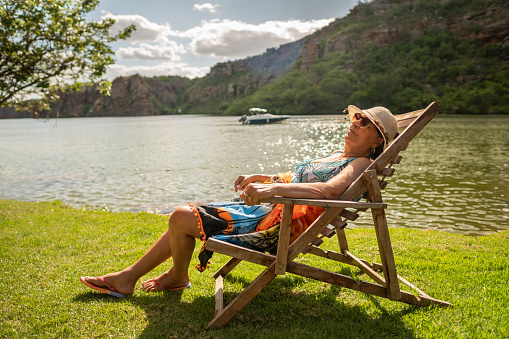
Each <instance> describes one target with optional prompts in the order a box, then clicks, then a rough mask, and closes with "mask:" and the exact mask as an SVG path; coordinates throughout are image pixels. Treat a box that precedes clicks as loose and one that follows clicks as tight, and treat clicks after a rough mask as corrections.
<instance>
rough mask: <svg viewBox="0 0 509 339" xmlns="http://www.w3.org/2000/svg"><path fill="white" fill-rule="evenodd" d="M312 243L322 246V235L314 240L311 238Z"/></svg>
mask: <svg viewBox="0 0 509 339" xmlns="http://www.w3.org/2000/svg"><path fill="white" fill-rule="evenodd" d="M311 243H312V244H313V245H315V246H320V245H321V244H323V240H322V239H321V238H320V237H316V238H314V239H313V240H311Z"/></svg>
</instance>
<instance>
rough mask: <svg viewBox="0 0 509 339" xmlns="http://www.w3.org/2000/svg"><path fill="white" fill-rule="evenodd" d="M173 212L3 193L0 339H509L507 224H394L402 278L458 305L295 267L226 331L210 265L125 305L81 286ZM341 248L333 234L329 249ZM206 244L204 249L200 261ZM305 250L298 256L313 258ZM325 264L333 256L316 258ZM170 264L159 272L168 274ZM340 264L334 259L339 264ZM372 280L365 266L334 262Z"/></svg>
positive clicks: (360, 235) (148, 237)
mask: <svg viewBox="0 0 509 339" xmlns="http://www.w3.org/2000/svg"><path fill="white" fill-rule="evenodd" d="M166 223H167V217H164V216H159V215H151V214H147V213H137V214H132V213H111V212H105V211H98V210H94V211H88V210H79V209H74V208H70V207H68V206H66V205H63V204H62V203H60V202H54V203H46V202H45V203H25V202H17V201H8V200H0V267H1V270H0V337H1V338H30V337H37V338H40V337H42V338H45V337H48V338H105V337H114V338H124V337H128V338H131V337H140V338H158V337H162V338H163V337H164V338H186V337H189V338H273V337H277V338H294V337H297V338H314V337H316V338H327V337H331V338H387V337H393V338H414V337H415V338H428V337H429V338H503V337H506V338H507V337H509V326H508V323H507V319H509V311H508V310H509V288H508V284H507V281H509V256H508V255H507V243H508V241H509V231H506V232H502V233H499V234H494V235H490V236H484V237H470V236H462V235H455V234H449V233H445V232H436V231H420V230H410V229H391V237H392V241H393V246H394V252H395V258H396V264H397V268H398V270H399V273H400V274H401V275H402V276H404V277H406V278H407V279H408V280H409V281H411V282H413V283H414V284H415V285H417V286H418V287H419V288H421V289H422V290H424V291H425V292H427V293H428V294H430V295H431V296H433V297H435V298H438V299H442V300H446V301H449V302H451V303H452V304H453V305H454V307H453V308H448V309H445V308H439V307H416V306H411V305H406V304H401V303H398V302H391V301H388V300H385V299H383V298H378V297H371V296H367V295H364V294H362V293H359V292H354V291H351V290H347V289H341V288H339V287H336V286H329V285H327V284H324V283H321V282H316V281H313V280H308V279H304V278H301V277H298V276H294V275H291V274H287V275H286V276H285V277H278V278H276V279H275V280H274V281H273V282H272V283H271V284H269V286H268V287H267V288H266V289H265V290H264V291H262V293H261V294H260V295H258V296H257V297H256V298H255V299H253V300H252V301H251V303H249V304H248V305H247V306H246V307H245V308H244V309H243V310H242V311H241V312H240V313H239V314H238V315H237V316H236V317H235V318H233V320H232V321H231V322H230V323H229V324H228V325H227V326H226V327H225V328H223V329H219V330H205V329H204V328H205V326H206V325H207V323H208V322H209V321H210V320H211V319H212V316H213V313H214V297H213V292H214V281H213V279H212V278H211V277H210V275H211V274H212V273H213V272H214V270H216V269H217V268H219V267H220V266H221V264H223V263H224V262H225V261H226V260H227V258H226V257H223V256H220V255H215V256H214V257H213V258H212V265H211V267H210V270H208V271H206V272H204V273H199V272H198V271H196V270H194V269H192V270H191V280H192V283H193V286H192V288H191V289H187V290H185V291H183V292H173V293H171V292H168V293H159V294H147V293H145V292H144V291H142V290H141V289H140V288H139V287H138V289H137V290H136V291H135V293H134V294H133V295H132V296H130V297H128V298H127V299H125V300H119V299H115V298H112V297H109V296H107V295H102V294H100V293H97V292H94V291H92V290H89V289H87V288H86V287H85V286H83V285H82V284H81V283H80V282H79V281H78V278H79V277H80V276H81V275H101V274H104V273H108V272H112V271H115V270H119V269H121V268H123V267H125V266H127V265H129V264H131V263H132V262H133V261H135V260H136V259H137V258H138V257H139V256H141V255H142V254H143V253H144V251H145V250H146V249H147V248H148V247H149V246H150V245H151V244H152V242H153V241H154V240H155V239H157V237H158V236H159V234H160V233H161V232H162V231H163V230H164V229H165V227H166ZM347 236H348V238H349V244H350V248H351V250H352V252H353V253H355V254H356V255H357V256H359V257H362V258H365V259H368V260H374V261H376V262H379V260H378V259H377V249H376V241H375V240H374V231H373V230H364V229H363V230H349V231H348V232H347ZM326 245H327V247H328V248H330V249H336V250H337V248H336V244H335V241H332V240H331V241H330V242H329V243H327V244H326ZM200 246H201V243H199V244H197V247H196V251H195V258H193V264H195V263H197V259H196V255H197V253H198V249H199V248H200ZM309 260H311V257H303V258H301V261H303V262H305V261H309ZM313 261H314V263H315V264H317V265H319V266H320V267H323V268H327V267H329V266H330V263H328V262H327V261H324V260H322V259H313ZM168 267H169V265H165V264H163V265H162V266H161V267H159V268H158V269H157V270H156V271H154V272H152V273H153V274H151V276H154V275H157V274H159V273H161V272H163V271H164V270H166V269H168ZM331 267H332V266H331ZM331 269H333V270H335V271H337V272H340V273H349V274H353V275H354V276H355V277H356V279H357V278H359V279H366V280H369V278H366V276H365V275H363V274H361V273H360V272H359V271H358V270H357V269H356V268H350V267H349V266H345V265H341V264H339V266H338V267H336V268H331ZM260 271H261V268H259V267H257V266H255V265H252V264H248V263H242V264H241V265H239V266H238V267H237V268H236V269H235V270H234V271H232V273H230V275H229V276H228V277H227V278H226V279H225V296H226V299H227V300H231V299H233V298H234V297H235V296H236V295H237V294H238V293H239V292H240V291H241V289H242V288H243V287H244V286H246V285H247V284H248V283H249V282H250V281H251V280H252V279H254V277H255V276H256V274H257V273H259V272H260Z"/></svg>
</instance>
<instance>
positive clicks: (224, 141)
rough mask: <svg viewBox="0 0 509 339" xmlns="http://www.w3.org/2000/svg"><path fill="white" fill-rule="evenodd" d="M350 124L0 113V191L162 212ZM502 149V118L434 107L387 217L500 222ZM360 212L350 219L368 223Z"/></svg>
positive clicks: (508, 142)
mask: <svg viewBox="0 0 509 339" xmlns="http://www.w3.org/2000/svg"><path fill="white" fill-rule="evenodd" d="M347 128H348V125H347V123H346V122H343V116H339V115H336V116H299V117H292V118H291V119H289V120H288V121H286V122H284V123H280V124H274V125H265V126H244V125H240V124H239V122H238V117H212V116H153V117H121V118H76V119H59V120H49V121H44V120H41V121H38V120H32V119H15V120H0V198H1V199H16V200H23V201H52V200H61V201H63V202H65V203H68V204H70V205H73V206H76V207H78V208H100V209H105V210H110V211H132V212H138V211H149V212H156V213H168V212H171V211H172V210H174V209H175V208H176V207H177V206H178V205H182V204H187V203H207V202H211V201H224V200H230V199H232V198H234V197H236V194H235V193H234V190H233V182H234V180H235V179H236V178H237V176H238V175H240V174H251V173H266V174H275V173H279V172H286V171H287V170H290V169H293V168H294V167H295V166H296V165H297V164H298V163H299V162H300V161H302V160H304V159H309V158H312V157H316V156H325V155H327V154H329V153H330V152H332V151H334V150H337V149H341V148H342V145H343V137H344V135H345V133H346V130H347ZM508 154H509V116H438V117H436V118H435V119H434V120H433V121H432V122H431V123H430V124H429V125H428V126H427V127H426V128H425V129H424V130H423V131H422V132H421V134H420V135H418V136H417V138H416V139H414V141H413V142H412V143H411V144H410V146H409V147H408V149H407V151H405V152H403V153H402V155H403V161H402V163H401V164H400V165H397V171H396V174H395V176H394V177H393V178H392V179H391V180H390V182H389V185H388V186H387V189H386V193H385V195H384V199H385V201H386V202H388V203H389V204H390V205H389V210H388V211H387V215H388V219H389V225H390V226H392V227H411V228H422V229H440V230H445V231H449V232H456V233H462V234H472V235H482V234H489V233H491V232H497V231H501V230H503V229H506V228H509V156H508ZM366 214H369V213H366ZM368 217H369V215H367V216H366V217H361V218H359V219H358V220H357V221H356V222H355V223H351V224H350V227H354V228H355V227H368V226H369V222H368Z"/></svg>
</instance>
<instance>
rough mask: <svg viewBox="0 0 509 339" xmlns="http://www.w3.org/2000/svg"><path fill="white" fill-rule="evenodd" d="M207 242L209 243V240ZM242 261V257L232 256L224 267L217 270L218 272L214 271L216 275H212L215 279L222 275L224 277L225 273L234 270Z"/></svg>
mask: <svg viewBox="0 0 509 339" xmlns="http://www.w3.org/2000/svg"><path fill="white" fill-rule="evenodd" d="M207 244H208V242H207ZM241 262H242V260H240V259H237V258H231V259H230V260H228V262H227V263H226V264H224V265H223V267H221V268H220V269H219V270H217V272H216V273H214V275H213V276H212V277H213V278H214V279H215V278H217V277H218V276H220V275H222V276H223V277H224V276H225V275H227V274H228V273H230V271H231V270H233V269H234V268H235V266H237V265H238V264H239V263H241Z"/></svg>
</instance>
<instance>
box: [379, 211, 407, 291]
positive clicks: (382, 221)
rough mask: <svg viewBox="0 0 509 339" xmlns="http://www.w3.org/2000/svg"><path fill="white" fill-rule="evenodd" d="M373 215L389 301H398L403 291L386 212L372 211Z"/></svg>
mask: <svg viewBox="0 0 509 339" xmlns="http://www.w3.org/2000/svg"><path fill="white" fill-rule="evenodd" d="M372 214H373V221H374V223H375V231H376V238H377V240H378V248H379V251H380V258H381V259H382V267H383V271H384V277H385V282H386V285H387V292H388V293H389V299H391V300H398V299H400V298H401V290H400V288H399V282H398V273H397V271H396V263H395V262H394V253H393V251H392V244H391V238H390V235H389V228H388V227H387V219H386V218H385V211H384V210H372Z"/></svg>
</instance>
